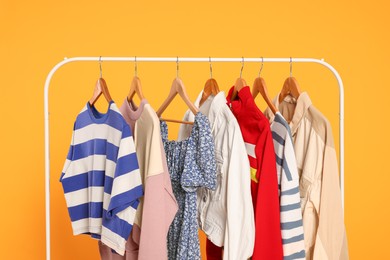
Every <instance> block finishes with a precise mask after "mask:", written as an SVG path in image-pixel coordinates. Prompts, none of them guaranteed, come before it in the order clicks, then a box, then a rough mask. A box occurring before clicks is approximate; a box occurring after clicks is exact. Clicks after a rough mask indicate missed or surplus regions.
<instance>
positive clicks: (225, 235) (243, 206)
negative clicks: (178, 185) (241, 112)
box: [179, 91, 255, 260]
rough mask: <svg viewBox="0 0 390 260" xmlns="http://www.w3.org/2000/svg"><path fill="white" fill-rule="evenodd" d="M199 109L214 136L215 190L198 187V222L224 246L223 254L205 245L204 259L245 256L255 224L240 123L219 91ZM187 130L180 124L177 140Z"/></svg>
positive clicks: (188, 115) (187, 116)
mask: <svg viewBox="0 0 390 260" xmlns="http://www.w3.org/2000/svg"><path fill="white" fill-rule="evenodd" d="M202 94H203V91H202V92H201V93H200V94H199V96H198V98H197V100H196V101H195V103H194V104H195V106H196V107H199V102H200V99H201V98H202ZM199 111H200V112H201V113H203V114H204V115H206V116H207V117H208V119H209V122H210V127H211V133H212V135H213V138H214V143H215V156H216V161H217V188H216V190H215V191H209V190H207V189H205V188H201V189H199V190H198V214H197V215H198V223H199V227H200V229H202V230H203V231H204V232H205V233H206V235H207V237H208V239H209V240H211V241H212V243H213V244H215V245H216V246H219V247H222V246H224V250H223V254H222V250H221V249H220V248H217V247H216V246H214V247H210V246H209V247H208V248H207V259H211V258H212V257H214V258H216V259H222V257H223V259H226V260H236V259H248V258H250V257H251V256H252V253H253V246H254V239H255V226H254V213H253V206H252V197H251V192H250V168H249V160H248V156H247V154H246V150H245V144H244V140H243V139H242V134H241V131H240V127H239V125H238V123H237V120H236V118H235V117H234V115H233V113H232V112H231V111H230V109H229V108H228V107H227V106H226V99H225V93H224V92H223V91H221V92H219V93H218V94H217V95H215V96H212V95H210V96H209V97H208V99H207V100H206V101H205V102H204V103H203V104H202V106H200V107H199ZM183 120H184V121H194V114H193V113H192V112H191V111H190V110H188V111H187V112H186V113H185V115H184V118H183ZM190 131H191V126H190V125H188V124H186V125H184V124H182V125H181V127H180V130H179V140H180V139H184V138H185V137H186V136H188V135H189V133H190ZM242 241H245V243H243V242H242ZM208 243H210V242H208Z"/></svg>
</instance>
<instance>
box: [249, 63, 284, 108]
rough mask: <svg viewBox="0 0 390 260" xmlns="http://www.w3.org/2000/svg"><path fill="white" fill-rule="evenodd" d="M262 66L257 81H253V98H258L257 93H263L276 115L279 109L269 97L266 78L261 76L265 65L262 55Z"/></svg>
mask: <svg viewBox="0 0 390 260" xmlns="http://www.w3.org/2000/svg"><path fill="white" fill-rule="evenodd" d="M261 60H262V61H261V67H260V71H259V76H258V77H257V78H256V79H255V82H253V87H252V97H253V99H255V98H256V96H257V94H259V93H260V94H261V96H262V97H263V99H264V100H265V102H266V103H267V105H268V107H269V108H270V109H271V111H272V113H273V114H274V115H275V113H276V112H278V109H277V108H276V107H275V105H274V104H273V103H272V102H271V99H270V98H269V95H268V90H267V84H265V80H264V79H263V78H262V77H260V74H261V71H262V70H263V67H264V61H263V57H261Z"/></svg>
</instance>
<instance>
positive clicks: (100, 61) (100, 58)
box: [99, 56, 103, 78]
mask: <svg viewBox="0 0 390 260" xmlns="http://www.w3.org/2000/svg"><path fill="white" fill-rule="evenodd" d="M99 68H100V78H102V77H103V70H102V56H99Z"/></svg>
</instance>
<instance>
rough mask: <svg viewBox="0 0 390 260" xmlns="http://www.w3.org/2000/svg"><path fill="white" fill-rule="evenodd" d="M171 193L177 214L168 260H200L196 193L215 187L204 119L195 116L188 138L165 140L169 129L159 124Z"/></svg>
mask: <svg viewBox="0 0 390 260" xmlns="http://www.w3.org/2000/svg"><path fill="white" fill-rule="evenodd" d="M160 127H161V135H162V139H163V144H164V150H165V153H166V158H167V164H168V170H169V174H170V177H171V182H172V188H173V193H174V195H175V197H176V200H177V202H178V204H179V210H178V212H177V214H176V216H175V218H174V220H173V222H172V224H171V226H170V227H169V231H168V259H169V260H198V259H200V244H199V237H198V222H197V206H196V202H197V197H196V196H197V195H196V194H197V193H196V191H197V189H198V188H200V187H206V188H208V189H211V190H214V189H215V187H216V163H215V153H214V140H213V137H212V135H211V130H210V124H209V121H208V119H207V117H206V116H205V115H203V114H202V113H200V112H198V113H197V114H196V115H195V121H194V125H193V127H192V130H191V134H190V136H189V137H188V138H187V139H185V140H182V141H171V140H168V126H167V124H166V122H164V121H161V122H160Z"/></svg>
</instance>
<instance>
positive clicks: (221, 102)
mask: <svg viewBox="0 0 390 260" xmlns="http://www.w3.org/2000/svg"><path fill="white" fill-rule="evenodd" d="M202 95H203V90H202V91H201V92H200V93H199V95H198V98H197V99H196V100H195V102H194V105H195V106H196V107H198V108H199V110H200V111H201V112H202V113H203V114H204V115H207V118H208V120H209V122H210V128H211V130H213V129H214V123H215V119H216V118H217V117H218V113H219V111H220V110H221V109H222V108H224V107H225V106H226V99H225V92H224V91H220V92H218V94H217V95H215V96H213V95H210V96H209V97H208V98H207V100H206V101H205V102H204V103H203V104H202V106H201V107H199V102H200V100H201V98H202ZM206 102H211V104H210V107H209V109H208V111H207V110H202V107H203V105H204V104H205V103H206ZM190 114H191V119H192V118H193V115H192V113H190Z"/></svg>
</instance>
